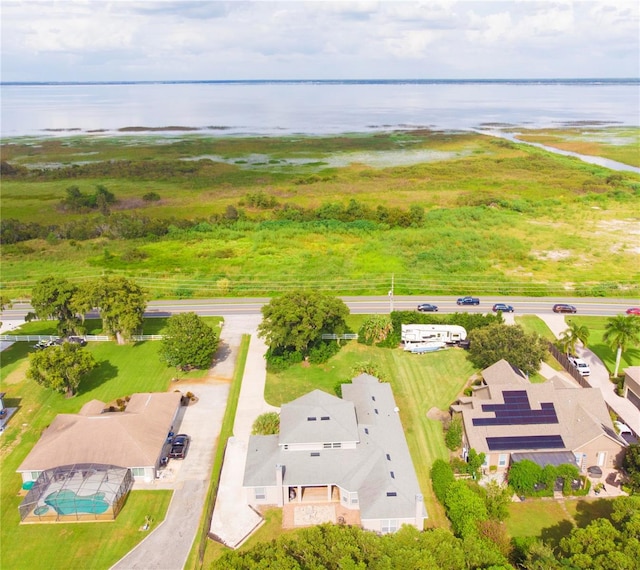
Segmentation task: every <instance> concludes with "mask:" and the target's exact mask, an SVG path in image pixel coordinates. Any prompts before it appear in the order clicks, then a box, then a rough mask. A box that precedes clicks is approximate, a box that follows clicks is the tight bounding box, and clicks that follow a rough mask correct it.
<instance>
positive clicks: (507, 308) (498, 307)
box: [492, 303, 513, 313]
mask: <svg viewBox="0 0 640 570" xmlns="http://www.w3.org/2000/svg"><path fill="white" fill-rule="evenodd" d="M492 310H493V311H495V312H496V313H497V312H498V311H502V312H503V313H513V307H512V306H511V305H507V304H506V303H496V304H495V305H494V306H493V309H492Z"/></svg>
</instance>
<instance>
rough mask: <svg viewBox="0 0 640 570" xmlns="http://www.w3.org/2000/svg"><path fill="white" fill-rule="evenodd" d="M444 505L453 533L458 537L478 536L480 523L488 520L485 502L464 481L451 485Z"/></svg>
mask: <svg viewBox="0 0 640 570" xmlns="http://www.w3.org/2000/svg"><path fill="white" fill-rule="evenodd" d="M444 503H445V507H446V508H447V516H448V517H449V520H450V521H451V526H452V527H453V531H454V532H455V534H456V535H458V536H461V537H465V536H470V535H475V534H477V532H478V523H479V522H480V521H485V520H487V518H488V515H487V508H486V506H485V504H484V500H483V499H482V497H480V496H479V495H477V494H476V493H474V492H473V491H472V490H471V489H470V488H469V487H468V486H467V484H466V483H465V482H464V481H454V482H453V483H451V484H450V485H449V488H448V490H447V494H446V497H445V501H444Z"/></svg>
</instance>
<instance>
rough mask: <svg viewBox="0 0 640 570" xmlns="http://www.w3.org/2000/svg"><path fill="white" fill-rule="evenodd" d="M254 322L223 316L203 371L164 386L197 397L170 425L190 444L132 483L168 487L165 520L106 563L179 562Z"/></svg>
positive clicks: (168, 565)
mask: <svg viewBox="0 0 640 570" xmlns="http://www.w3.org/2000/svg"><path fill="white" fill-rule="evenodd" d="M256 326H257V322H256V317H249V318H247V317H239V318H238V319H234V318H233V317H229V318H228V320H226V321H225V324H224V326H223V329H222V332H221V343H220V347H219V350H218V354H217V356H216V363H215V365H214V367H213V368H212V370H211V373H210V374H209V376H208V377H207V378H205V379H202V380H198V381H189V382H184V383H183V382H182V381H178V382H175V383H174V384H173V385H172V386H171V388H170V389H177V390H180V391H181V392H183V393H186V392H189V391H190V392H193V394H195V396H196V397H197V398H198V401H197V403H195V404H191V405H189V406H187V407H185V408H182V409H181V410H180V413H179V416H178V422H179V423H178V422H176V426H175V430H176V433H177V432H178V431H179V432H181V433H187V434H189V435H190V436H191V446H190V449H189V452H188V453H187V457H186V458H185V459H184V460H177V459H175V460H173V459H172V460H171V461H170V462H169V465H168V466H167V469H166V470H164V471H163V472H162V477H161V478H160V479H158V480H157V481H154V482H151V483H148V484H138V483H136V485H135V487H134V489H173V490H174V493H173V497H172V499H171V504H170V505H169V509H168V511H167V515H166V518H165V520H164V521H163V522H162V523H161V524H160V525H159V526H158V527H157V528H156V529H155V530H154V531H153V532H152V533H151V534H149V536H147V537H146V538H145V540H143V541H142V542H141V543H140V544H138V545H137V546H136V548H134V549H133V550H132V551H131V552H129V553H128V554H127V555H126V556H125V557H124V558H122V559H121V560H120V561H119V562H117V563H116V564H115V565H114V566H113V567H112V568H114V569H117V570H129V569H132V570H133V569H139V570H180V569H182V568H183V567H184V565H185V563H186V561H187V557H188V556H189V552H190V551H191V547H192V545H193V542H194V540H195V539H196V535H197V531H198V525H199V524H200V517H201V516H202V509H203V505H204V503H205V501H206V495H207V490H208V487H209V481H210V477H211V468H212V466H213V458H214V455H215V450H216V447H217V444H218V436H219V434H220V427H221V425H222V419H223V417H224V412H225V409H226V406H227V398H228V395H229V386H230V382H229V381H230V379H231V377H232V376H233V371H234V368H235V360H236V357H237V351H238V348H239V346H240V340H241V338H242V335H243V334H245V333H247V332H251V331H252V330H255V327H256ZM263 367H264V364H263ZM143 523H144V521H140V524H141V525H142V524H143Z"/></svg>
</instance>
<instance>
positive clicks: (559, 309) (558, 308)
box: [553, 303, 578, 313]
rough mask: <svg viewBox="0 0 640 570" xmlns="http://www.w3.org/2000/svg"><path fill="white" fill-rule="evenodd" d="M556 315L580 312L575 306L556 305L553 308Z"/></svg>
mask: <svg viewBox="0 0 640 570" xmlns="http://www.w3.org/2000/svg"><path fill="white" fill-rule="evenodd" d="M553 312H554V313H577V312H578V310H577V309H576V308H575V307H574V306H573V305H567V304H566V303H556V304H555V305H554V306H553Z"/></svg>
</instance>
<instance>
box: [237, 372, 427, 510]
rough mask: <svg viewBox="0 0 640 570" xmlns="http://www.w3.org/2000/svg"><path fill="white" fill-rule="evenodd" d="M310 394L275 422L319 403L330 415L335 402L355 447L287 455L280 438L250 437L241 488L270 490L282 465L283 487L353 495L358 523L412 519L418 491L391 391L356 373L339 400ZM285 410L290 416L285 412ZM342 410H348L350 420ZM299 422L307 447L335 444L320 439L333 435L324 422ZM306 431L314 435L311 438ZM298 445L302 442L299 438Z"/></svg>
mask: <svg viewBox="0 0 640 570" xmlns="http://www.w3.org/2000/svg"><path fill="white" fill-rule="evenodd" d="M316 392H318V391H317V390H316V391H314V392H311V393H309V394H307V395H306V396H302V397H301V398H298V400H294V401H293V402H291V403H289V404H284V405H283V406H282V409H281V418H282V417H283V416H284V417H285V418H287V417H288V416H287V414H288V413H289V412H291V413H292V414H293V415H294V416H295V415H296V414H299V413H300V410H307V409H313V407H314V406H316V405H318V403H319V402H320V403H323V404H327V405H328V408H324V407H323V408H322V409H328V412H327V413H331V412H332V410H334V408H333V406H334V405H336V402H335V400H338V402H341V404H342V405H341V406H337V407H336V408H335V409H337V410H339V412H340V413H343V414H344V416H343V420H344V421H345V422H346V425H348V429H347V430H346V431H345V432H344V433H345V434H346V436H348V437H349V438H352V437H353V434H352V433H351V429H352V427H351V426H355V429H356V437H355V441H357V444H356V445H355V448H351V449H349V448H339V449H323V448H321V449H320V450H319V451H313V452H312V451H310V450H309V449H306V450H292V449H284V446H283V445H282V434H281V435H280V441H279V440H278V436H277V435H276V436H252V437H251V438H250V439H249V446H248V452H247V461H246V466H245V475H244V486H246V487H262V486H265V487H268V486H274V485H276V465H283V466H284V477H283V480H284V484H285V485H291V486H297V485H301V486H305V485H329V484H333V485H339V486H340V487H341V488H343V489H345V490H346V491H349V492H357V493H358V503H359V508H360V514H361V518H363V519H379V518H415V512H416V495H419V494H420V493H421V491H420V486H419V485H418V480H417V477H416V474H415V470H414V467H413V462H412V460H411V455H410V454H409V448H408V446H407V442H406V439H405V436H404V431H403V429H402V424H401V422H400V417H399V415H398V408H397V407H396V403H395V400H394V398H393V393H392V391H391V386H390V385H389V384H386V383H380V382H379V381H378V379H377V378H375V377H374V376H370V375H368V374H361V375H360V376H358V377H356V378H354V379H353V382H352V383H351V384H343V385H342V395H343V398H344V399H343V400H340V399H339V398H336V397H335V396H330V395H329V394H323V393H320V394H316ZM300 404H301V405H300ZM290 406H291V407H292V408H293V411H291V410H287V408H289V407H290ZM347 411H350V418H349V417H348V414H347ZM304 413H305V414H306V411H305V412H304ZM302 417H303V418H304V424H303V428H302V429H304V430H306V431H307V432H308V433H309V435H308V437H309V439H308V440H307V442H308V443H320V444H322V443H323V442H332V441H336V440H331V439H329V440H327V439H324V438H325V437H326V436H327V435H333V433H334V431H333V428H332V426H330V423H329V422H330V420H329V421H325V422H322V421H312V422H306V417H305V416H302ZM285 423H286V421H285ZM336 423H338V422H336ZM282 424H283V422H282V419H281V426H282ZM295 425H298V424H295ZM340 425H342V424H340ZM292 429H293V428H292V426H289V427H287V431H286V434H287V437H288V438H289V439H288V440H287V441H290V438H291V433H290V431H291V430H292ZM312 430H315V432H314V433H311V432H312ZM298 441H299V442H300V443H303V441H302V439H301V438H298ZM337 441H341V440H337ZM342 441H344V440H342ZM349 441H353V440H351V439H350V440H349ZM425 516H426V514H425Z"/></svg>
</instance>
